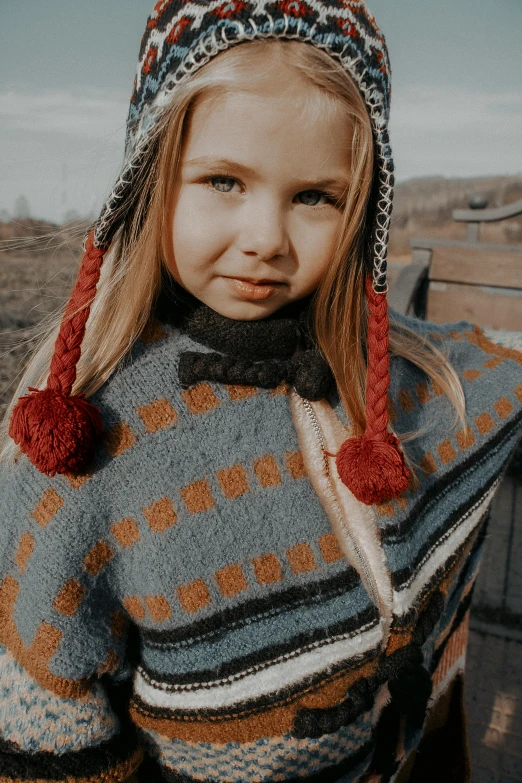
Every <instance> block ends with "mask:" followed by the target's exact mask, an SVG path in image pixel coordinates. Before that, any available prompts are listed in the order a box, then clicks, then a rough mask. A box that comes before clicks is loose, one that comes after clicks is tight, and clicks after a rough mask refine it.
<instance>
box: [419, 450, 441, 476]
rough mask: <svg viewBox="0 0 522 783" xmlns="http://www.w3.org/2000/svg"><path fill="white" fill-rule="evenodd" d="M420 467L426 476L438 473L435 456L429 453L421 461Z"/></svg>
mask: <svg viewBox="0 0 522 783" xmlns="http://www.w3.org/2000/svg"><path fill="white" fill-rule="evenodd" d="M420 467H421V470H422V472H423V473H424V475H425V476H431V475H432V474H433V473H436V472H437V464H436V462H435V460H434V459H433V454H432V453H431V452H429V451H428V453H427V454H425V455H424V457H423V458H422V459H421V461H420Z"/></svg>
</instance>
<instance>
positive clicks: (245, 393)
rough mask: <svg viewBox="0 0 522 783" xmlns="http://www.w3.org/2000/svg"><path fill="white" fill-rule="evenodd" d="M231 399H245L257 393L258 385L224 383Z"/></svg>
mask: <svg viewBox="0 0 522 783" xmlns="http://www.w3.org/2000/svg"><path fill="white" fill-rule="evenodd" d="M224 386H225V389H226V390H227V392H228V396H229V397H230V399H231V400H234V401H235V400H244V399H246V398H247V397H254V396H255V395H256V394H257V388H256V386H246V385H245V386H240V385H239V384H229V383H225V384H224Z"/></svg>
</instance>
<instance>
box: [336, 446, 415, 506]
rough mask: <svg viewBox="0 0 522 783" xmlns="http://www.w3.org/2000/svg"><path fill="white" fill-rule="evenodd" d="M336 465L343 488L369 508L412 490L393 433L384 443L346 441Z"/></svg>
mask: <svg viewBox="0 0 522 783" xmlns="http://www.w3.org/2000/svg"><path fill="white" fill-rule="evenodd" d="M336 465H337V470H338V472H339V476H340V477H341V481H342V482H343V484H346V486H347V487H348V489H349V490H350V491H351V492H352V493H353V494H354V495H355V497H356V498H357V500H360V501H361V502H362V503H366V504H367V505H369V506H372V505H374V504H375V503H383V502H384V501H385V500H390V499H391V498H395V497H397V496H398V495H400V494H401V492H404V491H405V490H406V489H408V486H409V478H410V471H409V470H408V468H407V467H406V464H405V462H404V456H403V454H402V452H401V450H400V448H399V441H398V440H397V438H396V437H395V436H394V435H392V434H391V433H390V432H388V433H386V440H384V441H382V440H375V439H370V438H365V437H362V438H349V439H348V440H345V442H344V443H343V444H342V446H341V448H340V449H339V453H338V454H337V459H336Z"/></svg>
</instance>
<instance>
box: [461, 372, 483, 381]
mask: <svg viewBox="0 0 522 783" xmlns="http://www.w3.org/2000/svg"><path fill="white" fill-rule="evenodd" d="M481 375H482V373H481V371H480V370H464V372H463V373H462V376H463V378H465V379H466V380H467V381H475V380H476V379H477V378H480V376H481Z"/></svg>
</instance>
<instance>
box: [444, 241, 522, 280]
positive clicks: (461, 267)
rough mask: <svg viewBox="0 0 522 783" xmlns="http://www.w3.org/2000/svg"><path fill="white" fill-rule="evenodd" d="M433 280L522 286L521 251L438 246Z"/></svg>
mask: <svg viewBox="0 0 522 783" xmlns="http://www.w3.org/2000/svg"><path fill="white" fill-rule="evenodd" d="M430 280H445V281H448V282H456V283H472V284H474V285H491V286H495V285H496V286H507V287H509V288H520V289H522V253H508V252H502V251H500V250H497V251H493V252H492V251H490V250H488V251H486V252H485V251H483V250H468V249H465V248H460V247H453V248H452V247H436V248H434V249H433V256H432V260H431V269H430Z"/></svg>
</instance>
